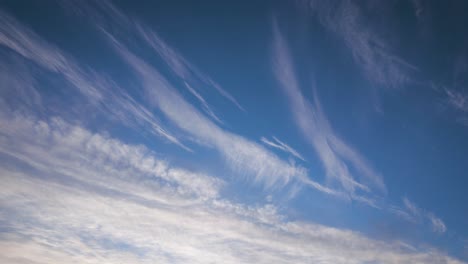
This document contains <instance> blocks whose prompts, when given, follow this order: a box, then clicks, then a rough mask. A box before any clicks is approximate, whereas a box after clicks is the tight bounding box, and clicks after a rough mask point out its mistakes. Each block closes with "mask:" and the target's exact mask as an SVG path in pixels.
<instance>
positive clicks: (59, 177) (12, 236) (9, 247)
mask: <svg viewBox="0 0 468 264" xmlns="http://www.w3.org/2000/svg"><path fill="white" fill-rule="evenodd" d="M0 118H1V121H2V122H0V124H1V126H0V133H1V135H2V140H1V141H0V155H2V159H1V161H0V162H1V168H0V175H1V178H2V185H1V186H0V190H1V191H0V209H1V211H0V212H1V213H0V223H1V225H2V227H5V228H2V232H1V234H0V249H1V250H0V261H2V262H5V263H12V264H20V263H40V264H45V263H48V264H49V263H51V264H54V263H64V262H66V263H121V262H125V263H154V262H158V263H187V262H190V263H207V262H216V263H218V262H219V263H221V262H222V263H254V262H255V263H291V262H294V263H310V262H311V261H312V262H319V263H324V264H327V263H372V262H378V263H462V262H460V261H458V260H456V259H453V258H451V257H449V256H447V255H445V254H444V253H442V252H439V251H437V250H436V249H433V248H428V247H417V246H415V247H411V248H410V247H408V246H406V244H405V243H402V242H400V241H388V242H385V241H378V240H373V239H370V238H367V237H365V236H364V235H362V234H360V233H357V232H353V231H349V230H343V229H337V228H331V227H326V226H323V225H318V224H314V223H307V222H300V221H287V220H285V219H284V217H282V215H281V214H280V213H279V212H278V211H277V209H276V207H275V206H273V205H271V204H265V205H257V206H246V205H243V204H238V203H233V202H230V201H228V200H226V199H222V198H221V197H219V190H220V188H221V187H222V185H220V182H219V180H217V179H216V178H214V177H211V176H209V175H204V174H200V173H196V172H192V171H187V170H185V169H183V168H178V167H174V166H173V165H170V164H167V163H165V162H164V161H161V160H159V159H158V158H157V157H155V156H154V155H153V154H152V153H151V152H149V151H148V150H147V149H145V148H144V147H142V146H137V145H130V144H127V143H124V142H122V141H120V140H118V139H116V138H112V137H109V136H105V135H101V134H98V133H93V132H92V131H90V130H87V129H86V128H83V127H80V126H76V125H72V124H69V123H68V122H66V121H65V120H62V119H59V118H55V119H54V118H52V119H49V120H40V119H35V118H33V117H28V116H22V115H18V114H12V113H5V112H2V114H1V116H0ZM6 157H8V158H6ZM161 162H162V163H161ZM162 164H163V165H162ZM181 187H182V189H181ZM200 241H203V243H200ZM25 253H27V254H25Z"/></svg>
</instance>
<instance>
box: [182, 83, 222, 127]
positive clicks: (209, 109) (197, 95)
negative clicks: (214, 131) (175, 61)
mask: <svg viewBox="0 0 468 264" xmlns="http://www.w3.org/2000/svg"><path fill="white" fill-rule="evenodd" d="M185 87H187V89H188V90H189V92H190V93H191V94H192V95H193V96H195V98H197V99H198V101H200V103H201V104H202V106H203V110H204V111H205V113H207V114H208V115H209V116H211V118H213V120H215V121H217V122H218V123H220V124H222V123H223V122H222V121H221V119H219V117H218V116H217V115H216V114H215V113H214V112H213V110H211V107H210V106H209V105H208V103H207V102H206V100H205V98H203V97H202V96H201V95H200V94H199V93H198V92H197V91H196V90H195V89H193V88H192V86H190V85H189V84H188V83H185Z"/></svg>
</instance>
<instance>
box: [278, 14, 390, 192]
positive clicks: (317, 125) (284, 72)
mask: <svg viewBox="0 0 468 264" xmlns="http://www.w3.org/2000/svg"><path fill="white" fill-rule="evenodd" d="M273 61H274V62H273V70H274V72H275V75H276V78H277V79H278V82H279V84H280V86H281V88H282V89H283V91H284V92H285V93H286V95H287V96H288V99H289V103H290V106H291V112H292V114H293V116H294V120H295V122H296V125H297V126H298V128H299V129H300V131H301V132H302V133H303V135H304V137H305V139H306V140H307V142H308V143H309V144H310V145H311V146H312V147H313V148H314V149H315V151H316V152H317V154H318V156H319V158H320V160H321V161H322V164H323V166H324V167H325V171H326V176H327V178H328V179H329V180H333V181H335V182H338V183H339V184H340V185H341V187H342V188H343V189H344V190H345V191H346V192H347V193H348V194H350V195H351V196H355V195H354V194H355V192H356V190H360V191H364V192H370V188H369V187H368V186H367V185H365V184H363V183H361V182H358V181H357V179H356V177H355V176H354V174H353V173H352V172H351V170H350V169H351V168H354V169H355V170H356V172H357V174H358V175H359V176H362V177H361V178H362V179H364V180H367V182H369V183H370V184H372V185H373V186H375V187H377V188H378V189H379V190H380V191H383V192H385V185H384V183H383V179H382V176H381V175H380V174H379V173H377V172H376V171H374V169H373V168H372V167H371V166H370V165H369V164H368V162H367V161H366V159H365V158H364V157H362V156H361V155H360V154H359V153H358V152H357V151H356V150H354V149H353V148H352V147H350V146H349V145H348V144H347V143H346V142H344V141H343V140H342V139H341V138H339V136H338V135H337V134H336V133H335V131H334V130H333V129H332V127H331V124H330V123H329V121H328V119H327V118H326V116H325V113H324V112H323V110H322V107H321V105H320V101H319V100H318V97H317V94H316V93H315V92H314V99H313V103H311V102H309V101H308V100H307V99H306V98H305V97H304V96H303V94H302V92H301V89H300V86H299V83H298V81H297V79H296V77H295V72H294V66H293V62H292V60H291V57H290V55H289V50H288V47H287V44H286V41H285V40H284V38H283V36H282V35H281V33H280V31H279V28H278V25H277V22H276V20H275V21H274V25H273ZM314 91H315V90H314ZM362 198H363V197H362Z"/></svg>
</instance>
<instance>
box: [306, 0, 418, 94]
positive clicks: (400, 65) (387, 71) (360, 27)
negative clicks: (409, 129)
mask: <svg viewBox="0 0 468 264" xmlns="http://www.w3.org/2000/svg"><path fill="white" fill-rule="evenodd" d="M306 3H307V5H308V7H309V10H310V11H311V14H312V15H314V16H316V17H317V20H318V21H319V22H320V23H321V24H322V25H323V26H324V27H325V28H326V29H327V30H329V31H330V32H332V33H333V34H334V35H335V36H337V37H338V38H339V39H341V40H342V41H343V42H344V44H345V45H346V47H348V49H349V51H350V53H351V54H352V56H353V58H354V61H355V62H356V64H357V65H358V66H359V67H360V68H361V70H362V72H363V74H364V75H365V76H366V77H367V79H368V80H370V81H371V82H372V83H373V84H375V85H379V86H382V87H389V88H398V87H401V86H402V85H404V84H407V83H409V82H411V80H412V78H411V76H410V73H411V72H414V71H416V70H417V69H416V68H415V67H414V66H412V65H410V64H409V63H407V62H405V61H404V60H402V59H401V58H399V57H398V56H396V55H395V54H394V53H393V52H392V50H391V48H390V47H389V45H388V44H387V43H386V40H385V39H384V38H383V37H382V35H381V34H379V32H378V31H377V30H376V29H373V28H371V27H370V26H369V22H368V21H366V18H365V16H364V14H363V13H364V10H362V7H361V6H360V5H363V6H365V5H366V4H368V5H369V6H372V5H373V4H375V5H376V6H378V5H385V4H386V3H383V2H374V1H363V2H359V3H357V2H354V1H341V0H338V1H325V2H324V1H316V0H312V1H306ZM388 4H389V5H391V3H388ZM387 7H388V6H387Z"/></svg>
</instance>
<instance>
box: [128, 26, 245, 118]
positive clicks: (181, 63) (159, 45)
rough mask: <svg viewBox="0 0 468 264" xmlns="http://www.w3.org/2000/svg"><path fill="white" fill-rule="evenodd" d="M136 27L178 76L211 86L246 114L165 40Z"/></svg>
mask: <svg viewBox="0 0 468 264" xmlns="http://www.w3.org/2000/svg"><path fill="white" fill-rule="evenodd" d="M136 27H137V29H138V32H139V33H140V36H141V37H142V39H143V40H144V41H145V42H146V43H148V44H149V45H150V46H151V47H152V48H153V50H154V51H156V53H158V54H159V56H161V58H162V59H163V60H164V61H165V62H166V64H167V66H168V67H169V69H171V70H172V71H173V72H174V73H175V74H176V75H177V76H179V77H180V78H182V79H183V80H184V81H186V82H189V81H190V82H194V81H196V80H199V81H201V82H202V83H203V84H205V85H208V86H211V87H212V88H214V89H215V90H216V91H217V92H218V93H219V94H221V95H222V96H223V97H224V98H226V99H227V100H229V101H230V102H231V103H233V104H234V105H235V106H236V107H237V108H239V109H240V110H242V111H244V112H245V109H244V107H242V106H241V105H240V104H239V103H238V102H237V100H236V99H235V98H234V96H232V95H231V94H230V93H229V92H227V91H226V90H224V89H223V88H222V87H221V86H220V85H219V84H218V83H216V82H215V81H213V80H212V79H211V78H210V77H208V76H207V75H205V74H204V73H202V72H201V71H200V70H198V69H197V68H196V67H195V66H193V65H192V64H190V63H189V62H187V61H186V60H185V59H184V58H183V57H182V56H181V55H180V54H179V53H178V52H176V51H175V50H174V49H172V48H171V47H170V46H169V45H167V44H166V43H165V42H164V41H163V39H162V38H161V37H159V36H158V35H157V34H156V33H155V32H154V31H152V30H151V29H149V28H147V27H145V26H144V25H142V24H138V25H137V26H136ZM192 89H193V88H192Z"/></svg>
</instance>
